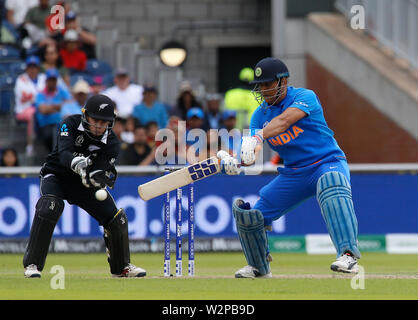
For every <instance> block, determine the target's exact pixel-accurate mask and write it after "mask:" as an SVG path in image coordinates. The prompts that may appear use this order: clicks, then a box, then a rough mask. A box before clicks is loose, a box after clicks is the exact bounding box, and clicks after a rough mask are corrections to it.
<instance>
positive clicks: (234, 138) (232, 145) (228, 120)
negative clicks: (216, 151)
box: [220, 110, 242, 155]
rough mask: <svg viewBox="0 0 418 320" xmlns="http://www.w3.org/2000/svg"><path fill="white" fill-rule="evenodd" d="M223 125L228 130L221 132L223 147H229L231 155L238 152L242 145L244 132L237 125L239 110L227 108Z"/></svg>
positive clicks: (223, 117) (223, 116)
mask: <svg viewBox="0 0 418 320" xmlns="http://www.w3.org/2000/svg"><path fill="white" fill-rule="evenodd" d="M222 124H223V125H222V127H223V129H226V130H227V134H222V132H220V137H221V141H222V146H223V149H224V148H226V149H229V153H230V154H231V155H234V154H238V150H239V148H240V145H241V138H242V134H241V131H240V130H239V129H237V128H236V125H237V112H236V111H234V110H226V111H224V112H223V115H222Z"/></svg>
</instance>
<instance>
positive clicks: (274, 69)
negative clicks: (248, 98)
mask: <svg viewBox="0 0 418 320" xmlns="http://www.w3.org/2000/svg"><path fill="white" fill-rule="evenodd" d="M287 77H289V70H288V69H287V66H286V65H285V64H284V62H283V61H281V60H279V59H276V58H264V59H262V60H260V61H259V62H258V63H257V65H256V66H255V68H254V80H253V81H251V84H257V83H262V82H271V81H274V80H279V79H280V78H287Z"/></svg>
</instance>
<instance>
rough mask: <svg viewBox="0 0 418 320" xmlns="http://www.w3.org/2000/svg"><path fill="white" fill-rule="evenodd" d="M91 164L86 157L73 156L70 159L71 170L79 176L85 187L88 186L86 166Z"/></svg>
mask: <svg viewBox="0 0 418 320" xmlns="http://www.w3.org/2000/svg"><path fill="white" fill-rule="evenodd" d="M90 165H91V160H90V159H89V158H86V157H74V158H73V160H72V161H71V170H73V171H74V172H75V173H77V174H78V175H79V176H80V177H81V182H82V183H83V185H84V186H85V187H86V188H90V184H89V181H88V177H87V170H88V167H89V166H90Z"/></svg>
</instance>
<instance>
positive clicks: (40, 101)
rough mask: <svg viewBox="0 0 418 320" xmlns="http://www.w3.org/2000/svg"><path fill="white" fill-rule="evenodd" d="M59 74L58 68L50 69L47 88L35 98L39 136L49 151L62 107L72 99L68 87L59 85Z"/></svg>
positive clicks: (47, 73)
mask: <svg viewBox="0 0 418 320" xmlns="http://www.w3.org/2000/svg"><path fill="white" fill-rule="evenodd" d="M58 76H59V74H58V70H56V69H50V70H48V71H47V72H46V86H45V89H44V90H43V91H41V92H40V93H38V94H37V96H36V98H35V107H36V113H35V115H36V121H37V124H38V138H39V139H40V140H41V141H42V143H43V145H44V146H45V147H46V149H47V150H48V152H51V151H52V149H53V143H54V142H55V141H54V139H55V137H56V130H57V126H58V124H59V123H60V121H61V114H60V111H61V107H62V105H63V104H64V103H66V102H67V101H69V100H70V99H71V95H70V93H69V92H68V91H67V90H66V89H64V88H62V87H59V86H57V79H58Z"/></svg>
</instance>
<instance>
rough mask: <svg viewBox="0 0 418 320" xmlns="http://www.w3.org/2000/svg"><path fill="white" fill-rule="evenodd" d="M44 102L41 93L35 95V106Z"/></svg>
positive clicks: (37, 106)
mask: <svg viewBox="0 0 418 320" xmlns="http://www.w3.org/2000/svg"><path fill="white" fill-rule="evenodd" d="M44 102H45V99H44V96H43V95H42V94H41V93H38V94H37V95H36V97H35V103H34V105H35V107H36V108H37V109H39V106H40V105H41V104H42V103H44Z"/></svg>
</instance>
